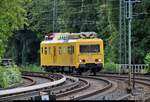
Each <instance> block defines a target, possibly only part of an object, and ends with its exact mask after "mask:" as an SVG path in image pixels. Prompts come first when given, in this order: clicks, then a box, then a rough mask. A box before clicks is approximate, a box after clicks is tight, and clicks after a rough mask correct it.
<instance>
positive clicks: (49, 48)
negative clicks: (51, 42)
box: [48, 47, 50, 55]
mask: <svg viewBox="0 0 150 102" xmlns="http://www.w3.org/2000/svg"><path fill="white" fill-rule="evenodd" d="M48 54H49V55H50V47H48Z"/></svg>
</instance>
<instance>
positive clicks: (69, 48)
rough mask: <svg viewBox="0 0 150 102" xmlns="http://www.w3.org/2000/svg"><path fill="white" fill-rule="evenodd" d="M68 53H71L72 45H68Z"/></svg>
mask: <svg viewBox="0 0 150 102" xmlns="http://www.w3.org/2000/svg"><path fill="white" fill-rule="evenodd" d="M68 54H71V46H68Z"/></svg>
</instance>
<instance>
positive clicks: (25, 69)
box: [20, 64, 44, 72]
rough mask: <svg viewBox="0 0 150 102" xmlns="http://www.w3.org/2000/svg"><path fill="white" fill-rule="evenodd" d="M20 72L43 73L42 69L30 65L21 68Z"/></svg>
mask: <svg viewBox="0 0 150 102" xmlns="http://www.w3.org/2000/svg"><path fill="white" fill-rule="evenodd" d="M20 70H21V71H29V72H44V70H43V68H42V67H41V66H38V65H36V64H31V65H28V66H21V68H20Z"/></svg>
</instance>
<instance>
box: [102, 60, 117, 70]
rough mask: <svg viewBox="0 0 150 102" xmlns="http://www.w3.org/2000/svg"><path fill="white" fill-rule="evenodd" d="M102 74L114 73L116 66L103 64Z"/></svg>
mask: <svg viewBox="0 0 150 102" xmlns="http://www.w3.org/2000/svg"><path fill="white" fill-rule="evenodd" d="M103 72H116V64H115V63H114V62H107V63H105V65H104V69H103Z"/></svg>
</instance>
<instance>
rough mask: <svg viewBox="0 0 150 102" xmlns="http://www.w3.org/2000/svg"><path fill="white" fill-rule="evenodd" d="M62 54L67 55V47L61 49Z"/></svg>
mask: <svg viewBox="0 0 150 102" xmlns="http://www.w3.org/2000/svg"><path fill="white" fill-rule="evenodd" d="M63 53H64V54H65V53H67V46H64V48H63Z"/></svg>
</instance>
